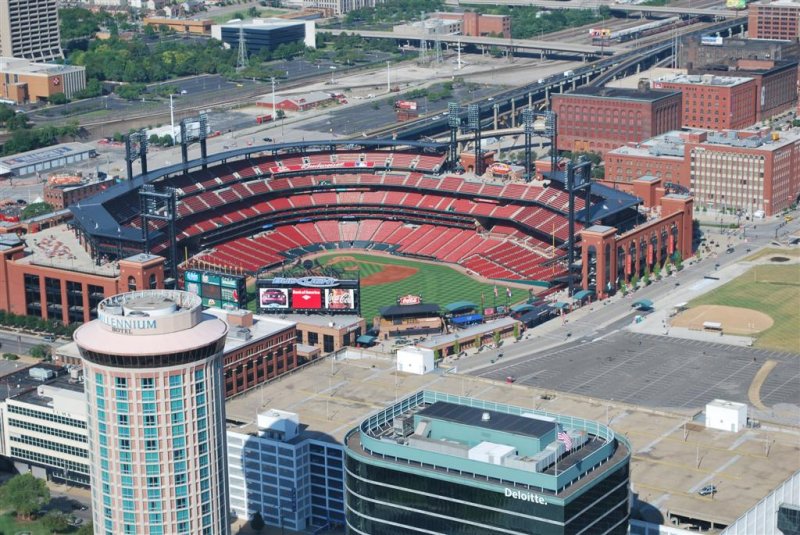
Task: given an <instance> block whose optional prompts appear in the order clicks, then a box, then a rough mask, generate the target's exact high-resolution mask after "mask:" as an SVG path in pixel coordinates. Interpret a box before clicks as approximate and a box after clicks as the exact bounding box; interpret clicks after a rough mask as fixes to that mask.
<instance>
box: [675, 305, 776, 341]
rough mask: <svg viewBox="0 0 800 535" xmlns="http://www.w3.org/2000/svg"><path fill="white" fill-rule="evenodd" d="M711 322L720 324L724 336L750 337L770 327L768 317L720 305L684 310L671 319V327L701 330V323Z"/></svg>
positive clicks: (751, 310) (750, 310) (770, 320)
mask: <svg viewBox="0 0 800 535" xmlns="http://www.w3.org/2000/svg"><path fill="white" fill-rule="evenodd" d="M706 321H713V322H718V323H721V324H722V331H723V332H724V333H725V334H742V335H750V334H755V333H758V332H761V331H765V330H767V329H769V328H770V327H772V324H773V321H772V318H770V317H769V316H768V315H766V314H764V313H763V312H759V311H758V310H753V309H751V308H739V307H726V306H722V305H700V306H696V307H692V308H690V309H688V310H685V311H683V312H681V313H680V314H678V315H677V316H675V317H674V318H672V322H671V323H672V326H673V327H686V328H688V329H693V330H695V331H702V330H703V323H704V322H706Z"/></svg>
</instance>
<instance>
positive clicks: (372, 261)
mask: <svg viewBox="0 0 800 535" xmlns="http://www.w3.org/2000/svg"><path fill="white" fill-rule="evenodd" d="M337 256H338V257H341V256H343V255H342V254H340V253H333V254H330V255H325V256H323V257H320V258H319V261H320V263H322V264H327V263H328V262H330V261H331V260H332V259H333V258H335V257H337ZM344 256H348V257H352V258H353V259H354V261H353V262H338V263H337V264H336V268H337V269H340V270H342V269H345V268H347V267H352V266H357V267H358V268H359V275H360V276H361V280H362V281H363V280H364V279H365V278H366V277H368V276H369V275H372V274H374V273H377V272H379V271H382V270H383V269H384V268H385V267H387V266H390V265H399V266H409V267H413V268H416V269H417V270H418V271H417V272H416V273H415V274H413V275H411V276H410V277H408V278H406V279H403V280H400V281H397V282H390V283H386V284H379V285H376V286H363V285H362V286H361V315H362V316H363V317H364V318H366V319H367V323H368V324H370V323H371V321H372V318H373V317H375V316H377V315H378V310H379V309H380V308H382V307H385V306H389V305H393V304H395V302H396V300H397V297H398V296H401V295H407V294H414V295H421V296H422V302H423V303H436V304H438V305H441V306H444V305H447V304H449V303H453V302H455V301H472V302H473V303H475V304H476V305H478V306H480V305H481V294H483V296H484V304H485V306H487V307H491V306H494V305H495V299H494V287H495V285H494V284H485V283H481V282H478V281H476V280H474V279H472V278H470V277H468V276H466V275H463V274H461V273H460V272H458V271H456V270H455V269H453V268H450V267H448V266H444V265H435V264H427V263H424V262H415V261H413V260H404V259H399V258H397V259H395V258H386V257H383V256H371V255H366V254H347V255H344ZM505 289H506V287H505V286H503V285H502V283H498V284H497V292H498V297H497V302H496V304H497V305H505V304H506V290H505ZM528 296H529V294H528V292H527V291H526V290H520V289H517V288H512V289H511V299H510V303H511V304H514V303H518V302H520V301H524V300H526V299H527V298H528Z"/></svg>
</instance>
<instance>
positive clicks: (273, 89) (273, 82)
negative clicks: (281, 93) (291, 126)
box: [269, 76, 278, 114]
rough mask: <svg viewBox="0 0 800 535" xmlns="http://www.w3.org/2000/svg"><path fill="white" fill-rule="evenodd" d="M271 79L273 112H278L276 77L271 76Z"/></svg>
mask: <svg viewBox="0 0 800 535" xmlns="http://www.w3.org/2000/svg"><path fill="white" fill-rule="evenodd" d="M269 81H270V82H271V83H272V113H273V114H275V113H277V111H278V110H277V109H275V77H274V76H272V77H270V79H269Z"/></svg>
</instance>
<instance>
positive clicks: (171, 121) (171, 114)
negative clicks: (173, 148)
mask: <svg viewBox="0 0 800 535" xmlns="http://www.w3.org/2000/svg"><path fill="white" fill-rule="evenodd" d="M169 124H170V127H171V130H170V131H169V135H170V136H171V137H172V143H173V144H174V143H175V106H173V104H172V93H170V94H169Z"/></svg>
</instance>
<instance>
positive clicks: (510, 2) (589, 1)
mask: <svg viewBox="0 0 800 535" xmlns="http://www.w3.org/2000/svg"><path fill="white" fill-rule="evenodd" d="M465 3H468V4H476V5H487V6H494V5H497V4H498V2H497V1H496V0H469V2H465ZM499 3H501V4H502V5H506V6H535V7H541V8H543V9H548V10H558V9H597V8H599V7H601V6H605V7H607V8H608V9H610V10H611V11H621V12H625V13H642V14H644V15H648V14H650V15H657V14H658V15H664V16H670V17H671V16H674V15H676V14H680V15H697V16H702V17H715V18H725V19H729V18H736V17H741V16H742V12H741V11H735V10H732V9H725V7H724V5H723V3H722V2H721V3H720V5H719V8H716V7H703V8H693V7H689V6H681V7H676V6H643V5H633V4H612V3H609V2H607V1H605V2H604V1H601V0H579V1H575V2H571V1H567V2H559V1H553V0H502V2H499ZM445 4H447V5H448V6H458V5H460V2H459V0H445Z"/></svg>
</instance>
